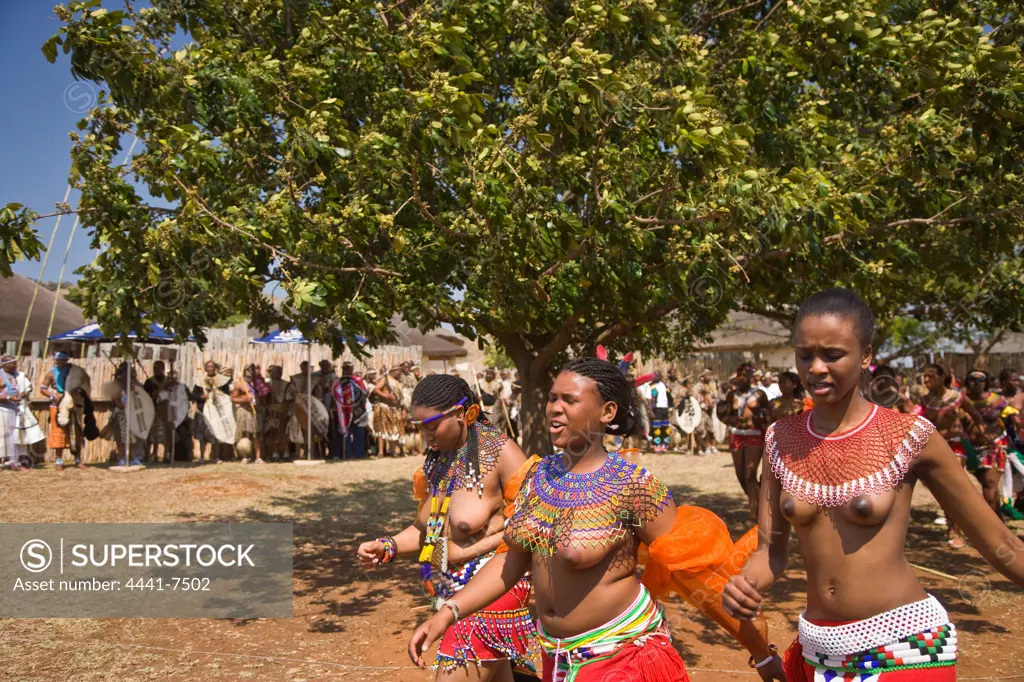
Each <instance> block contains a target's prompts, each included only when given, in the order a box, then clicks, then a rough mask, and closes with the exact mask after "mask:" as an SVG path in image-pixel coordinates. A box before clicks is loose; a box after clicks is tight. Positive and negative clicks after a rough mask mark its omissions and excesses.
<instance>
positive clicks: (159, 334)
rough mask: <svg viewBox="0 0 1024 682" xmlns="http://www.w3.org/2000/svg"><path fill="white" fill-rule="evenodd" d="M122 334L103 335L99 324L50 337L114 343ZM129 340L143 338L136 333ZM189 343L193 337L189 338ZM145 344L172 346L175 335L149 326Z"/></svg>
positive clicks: (52, 338)
mask: <svg viewBox="0 0 1024 682" xmlns="http://www.w3.org/2000/svg"><path fill="white" fill-rule="evenodd" d="M120 338H121V335H120V334H114V336H112V337H110V336H107V335H106V334H104V333H103V331H102V330H101V329H100V326H99V325H98V324H95V323H93V324H87V325H85V326H84V327H79V328H78V329H72V330H71V331H69V332H64V333H63V334H54V335H53V336H51V337H49V340H50V341H74V342H77V343H113V342H115V341H118V340H120ZM128 338H129V339H132V340H137V339H140V338H141V337H140V336H139V335H138V334H136V333H135V332H131V333H130V334H128ZM188 340H189V341H191V340H192V337H189V338H188ZM142 342H143V343H157V344H163V345H166V344H170V343H174V334H172V333H171V332H169V331H167V330H166V329H164V328H163V327H161V326H160V325H158V324H157V323H156V322H154V323H153V324H151V325H149V333H148V335H147V336H146V338H144V339H142Z"/></svg>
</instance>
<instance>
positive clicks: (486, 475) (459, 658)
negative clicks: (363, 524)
mask: <svg viewBox="0 0 1024 682" xmlns="http://www.w3.org/2000/svg"><path fill="white" fill-rule="evenodd" d="M412 418H413V422H414V423H415V424H416V425H418V426H419V427H420V430H421V433H422V434H423V440H424V442H425V443H426V446H427V448H428V453H427V458H426V461H425V462H424V464H423V469H422V474H419V472H418V475H417V480H416V486H415V487H416V488H417V491H416V492H417V495H416V497H417V498H418V499H420V500H422V503H421V506H420V509H419V513H418V514H417V517H416V520H415V521H413V523H412V525H410V526H409V527H408V528H406V529H405V530H403V531H401V532H400V533H398V534H397V535H394V536H391V537H382V538H378V539H376V540H372V541H370V542H364V543H363V544H361V545H360V546H359V549H358V554H359V559H360V562H361V563H362V565H363V567H364V568H370V567H372V566H379V565H382V564H387V563H390V562H391V561H393V560H394V559H395V557H396V556H398V555H402V554H415V553H418V554H419V561H420V576H421V578H422V579H423V584H424V589H425V590H426V592H427V594H428V595H429V596H430V597H431V598H432V599H433V600H434V606H435V607H436V608H437V609H443V604H444V603H445V600H450V599H452V598H453V597H454V596H455V595H456V594H458V593H459V591H460V590H462V589H463V587H464V586H465V585H466V583H467V582H468V581H469V579H470V578H472V577H473V576H474V575H476V574H477V573H478V572H479V571H480V570H481V569H483V567H484V566H486V565H488V564H489V563H491V562H494V561H496V557H499V556H501V555H502V553H503V551H504V550H505V549H506V548H504V547H501V546H500V545H501V544H502V527H503V525H504V515H503V510H504V508H505V505H506V504H507V503H511V501H512V500H513V499H514V498H515V494H516V493H517V492H518V488H519V484H520V483H521V481H522V476H523V475H524V474H525V472H526V468H525V466H524V465H525V464H526V462H527V460H526V456H525V455H523V451H522V450H520V449H519V446H517V445H516V444H515V442H513V441H511V440H509V439H508V438H507V437H506V436H505V434H504V432H503V431H501V430H499V429H496V428H494V427H492V426H491V425H490V424H488V423H487V422H486V421H485V420H484V419H483V417H482V414H481V412H480V405H479V403H478V402H477V399H476V396H475V395H474V394H473V392H472V391H471V390H470V388H469V384H467V383H466V381H465V380H464V379H461V378H459V377H456V376H451V375H447V374H435V375H431V376H426V377H424V378H423V380H422V381H420V383H419V384H417V385H416V389H415V390H414V391H413V394H412ZM517 473H518V476H517ZM505 498H508V499H505ZM529 600H530V581H529V578H527V577H525V576H520V579H518V580H516V581H513V583H511V584H510V585H509V586H508V588H506V589H505V590H504V591H502V593H501V594H496V595H494V597H493V598H492V599H490V600H489V601H488V602H487V604H481V607H486V608H481V609H480V611H479V613H476V614H475V615H473V616H472V617H470V614H469V613H466V614H465V615H466V616H467V617H466V618H464V619H462V620H460V621H459V622H458V623H451V624H450V627H447V626H446V628H445V630H444V631H443V632H444V639H443V641H442V642H441V648H440V650H439V651H438V654H437V661H436V666H435V667H436V668H437V676H436V678H435V679H436V680H455V679H458V680H466V679H473V680H482V681H488V682H510V681H511V680H512V672H513V669H515V670H523V671H530V672H532V671H533V670H534V665H533V662H532V659H534V658H535V650H536V631H535V629H534V626H533V620H532V619H531V617H530V612H529V609H528V603H529ZM470 664H473V665H472V666H471V665H470ZM467 676H468V677H467Z"/></svg>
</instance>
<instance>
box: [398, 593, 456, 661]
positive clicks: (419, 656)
mask: <svg viewBox="0 0 1024 682" xmlns="http://www.w3.org/2000/svg"><path fill="white" fill-rule="evenodd" d="M454 620H455V618H454V614H453V613H452V610H451V609H448V608H442V609H441V610H440V611H438V612H437V613H435V614H434V616H433V617H432V618H431V619H430V620H428V621H426V622H425V623H423V624H422V625H420V626H419V627H418V628H416V632H414V633H412V639H410V640H409V658H410V659H411V660H412V662H413V663H414V664H415V665H416V667H418V668H425V667H426V664H425V663H424V662H423V654H425V653H426V652H427V650H428V649H430V647H432V646H433V645H434V643H435V642H437V641H438V640H439V639H441V637H442V636H444V631H445V630H447V629H448V628H449V627H450V626H451V625H452V623H453V622H454Z"/></svg>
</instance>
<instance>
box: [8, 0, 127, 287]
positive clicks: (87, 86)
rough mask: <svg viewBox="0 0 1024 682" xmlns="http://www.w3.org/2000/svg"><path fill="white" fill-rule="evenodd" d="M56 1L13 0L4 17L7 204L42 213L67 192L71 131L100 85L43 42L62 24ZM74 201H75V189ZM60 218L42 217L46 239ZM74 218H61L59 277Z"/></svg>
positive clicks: (55, 262) (27, 265)
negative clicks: (79, 78) (47, 52)
mask: <svg viewBox="0 0 1024 682" xmlns="http://www.w3.org/2000/svg"><path fill="white" fill-rule="evenodd" d="M55 4H56V0H11V1H6V2H3V3H2V5H3V9H4V20H3V21H2V22H0V65H2V66H0V92H2V93H3V95H2V99H3V106H0V150H2V154H3V156H2V163H0V206H3V205H6V204H8V203H10V202H17V203H20V204H24V205H25V206H28V207H30V208H32V209H33V210H35V211H37V212H39V213H41V214H46V213H52V212H53V210H54V207H53V205H54V203H55V202H58V201H60V200H61V199H63V198H64V191H65V189H66V188H67V176H68V167H69V165H70V158H69V156H68V155H69V153H70V151H71V141H70V140H69V139H68V133H69V132H70V131H72V130H74V128H75V123H77V122H78V120H79V119H80V118H82V115H83V113H84V112H85V111H86V110H87V109H88V107H89V105H90V104H91V103H92V102H94V101H95V93H96V92H97V89H96V87H95V86H94V85H93V84H92V83H84V82H77V83H76V81H75V80H74V79H73V78H72V77H71V73H70V69H69V59H68V58H67V57H66V56H65V55H64V54H63V52H59V55H58V58H57V62H56V63H55V64H50V63H49V62H47V61H46V57H44V56H43V53H42V51H40V49H39V48H40V47H41V46H42V44H43V42H45V41H46V39H47V38H49V37H50V36H51V35H53V34H54V33H56V32H57V30H58V29H59V28H60V26H61V24H60V22H59V21H58V20H57V18H56V17H55V16H54V15H53V7H54V5H55ZM106 4H108V5H110V6H113V5H112V3H106ZM68 201H69V202H70V203H71V204H72V205H75V203H76V201H77V196H76V195H75V193H72V195H71V197H70V198H69V199H68ZM55 221H56V218H47V219H45V220H42V221H40V222H39V223H38V224H37V225H36V229H37V230H38V232H39V233H40V237H41V239H42V241H43V244H44V246H45V244H46V242H47V241H48V240H49V238H50V233H51V232H52V230H53V226H54V223H55ZM73 224H74V217H73V216H66V217H65V218H64V219H63V220H62V221H61V224H60V231H59V232H58V233H57V236H56V240H55V241H54V249H53V250H54V254H53V256H52V257H51V258H50V262H49V264H48V265H47V268H46V276H45V277H44V279H47V280H56V279H57V275H58V273H59V272H60V265H61V260H62V259H63V257H64V249H65V248H66V247H67V239H68V236H69V235H70V233H71V226H72V225H73ZM89 241H90V240H89V236H88V235H87V234H84V233H83V232H82V231H79V232H78V233H77V235H76V236H75V240H74V242H73V243H72V246H71V254H70V257H69V258H68V268H67V274H65V279H66V280H74V279H77V277H76V276H75V275H73V274H71V273H72V270H74V269H75V268H78V267H79V266H81V265H84V264H86V263H88V262H90V261H91V260H92V259H93V257H94V255H95V253H94V252H93V251H91V250H90V249H89ZM41 265H42V259H40V260H39V261H29V262H25V261H23V262H19V263H15V265H14V271H15V272H17V273H19V274H22V275H25V276H26V277H31V278H33V279H34V278H35V277H36V276H37V275H38V274H39V271H40V268H41Z"/></svg>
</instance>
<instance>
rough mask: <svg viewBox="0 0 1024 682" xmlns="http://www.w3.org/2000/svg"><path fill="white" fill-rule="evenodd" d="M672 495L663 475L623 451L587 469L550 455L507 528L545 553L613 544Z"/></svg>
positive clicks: (528, 545)
mask: <svg viewBox="0 0 1024 682" xmlns="http://www.w3.org/2000/svg"><path fill="white" fill-rule="evenodd" d="M671 497H672V496H671V493H669V491H668V489H667V488H666V487H665V486H664V484H662V483H661V481H659V480H658V479H656V478H655V477H654V476H652V475H651V474H650V472H648V471H647V470H646V469H644V468H642V467H639V466H637V465H636V464H633V463H632V462H630V461H628V460H627V459H625V458H623V457H622V456H621V455H620V454H619V453H618V452H611V453H608V458H607V459H606V460H605V462H604V464H603V465H602V466H601V467H600V468H599V469H597V470H596V471H592V472H589V473H585V474H578V473H574V472H572V471H568V470H567V469H566V468H565V465H564V464H563V463H562V460H561V457H560V456H558V455H551V456H549V457H547V458H545V459H544V460H542V461H541V462H540V463H539V464H538V465H537V468H536V470H535V472H534V473H533V474H532V476H530V477H529V478H528V484H527V485H524V486H523V490H522V492H521V493H520V498H519V500H517V502H516V512H515V514H514V515H513V517H512V518H511V519H509V520H508V522H507V523H506V526H505V533H506V535H507V536H509V537H510V538H513V539H515V540H516V541H517V542H518V543H520V544H521V545H523V546H524V547H526V548H528V549H529V550H530V551H532V552H537V553H539V554H541V555H542V556H551V555H552V554H553V553H554V551H555V548H556V547H566V546H577V547H608V546H611V545H613V544H615V543H616V542H618V541H619V540H621V539H622V538H623V537H624V536H625V535H626V534H627V533H629V532H632V531H633V530H634V529H635V528H637V527H639V526H641V525H643V524H644V523H645V522H647V521H650V520H651V519H653V518H654V517H655V516H657V515H658V512H660V511H661V509H662V508H663V507H664V506H665V505H666V504H668V501H669V500H671Z"/></svg>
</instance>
